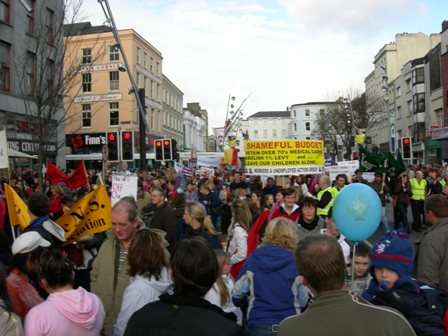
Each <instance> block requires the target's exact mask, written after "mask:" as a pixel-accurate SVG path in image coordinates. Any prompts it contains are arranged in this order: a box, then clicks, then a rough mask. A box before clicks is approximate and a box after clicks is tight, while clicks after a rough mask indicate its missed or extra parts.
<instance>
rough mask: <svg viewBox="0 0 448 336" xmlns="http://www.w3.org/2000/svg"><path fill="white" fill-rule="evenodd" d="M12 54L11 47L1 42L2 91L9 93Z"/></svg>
mask: <svg viewBox="0 0 448 336" xmlns="http://www.w3.org/2000/svg"><path fill="white" fill-rule="evenodd" d="M10 52H11V46H10V45H9V44H6V43H2V42H0V90H2V91H9V88H10V62H11V59H10Z"/></svg>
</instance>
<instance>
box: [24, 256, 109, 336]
mask: <svg viewBox="0 0 448 336" xmlns="http://www.w3.org/2000/svg"><path fill="white" fill-rule="evenodd" d="M41 260H42V265H41V283H42V285H43V287H44V288H45V289H46V290H47V292H48V293H49V294H50V295H49V296H48V298H47V300H46V301H45V302H42V303H41V304H39V305H37V306H35V307H33V308H32V309H31V310H30V311H29V313H28V315H27V316H26V318H25V335H26V336H41V335H42V336H43V335H46V336H62V335H64V336H96V335H99V334H100V332H101V328H102V326H103V321H104V308H103V305H102V303H101V301H100V299H99V298H98V297H97V296H96V295H95V294H92V293H89V292H87V291H86V290H85V289H84V288H82V287H79V288H78V289H73V287H72V283H73V275H74V273H73V268H72V265H71V264H70V262H69V261H68V259H67V258H65V257H64V256H63V255H62V254H61V252H59V251H48V252H45V255H44V256H43V258H42V259H41Z"/></svg>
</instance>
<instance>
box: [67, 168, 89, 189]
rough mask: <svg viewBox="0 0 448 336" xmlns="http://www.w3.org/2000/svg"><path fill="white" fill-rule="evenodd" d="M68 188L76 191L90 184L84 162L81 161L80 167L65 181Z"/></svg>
mask: <svg viewBox="0 0 448 336" xmlns="http://www.w3.org/2000/svg"><path fill="white" fill-rule="evenodd" d="M65 184H66V185H67V187H69V188H70V189H71V190H75V189H78V188H81V187H84V186H86V185H87V184H88V180H87V172H86V167H85V165H84V161H80V162H79V165H78V167H76V169H75V172H74V173H73V174H72V175H71V176H70V177H68V178H67V180H66V181H65Z"/></svg>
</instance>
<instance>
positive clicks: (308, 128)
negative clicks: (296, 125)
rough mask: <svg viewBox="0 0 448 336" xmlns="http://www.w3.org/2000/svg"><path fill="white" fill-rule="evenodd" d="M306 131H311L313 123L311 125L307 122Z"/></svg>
mask: <svg viewBox="0 0 448 336" xmlns="http://www.w3.org/2000/svg"><path fill="white" fill-rule="evenodd" d="M305 130H307V131H311V123H310V122H309V121H307V122H306V123H305Z"/></svg>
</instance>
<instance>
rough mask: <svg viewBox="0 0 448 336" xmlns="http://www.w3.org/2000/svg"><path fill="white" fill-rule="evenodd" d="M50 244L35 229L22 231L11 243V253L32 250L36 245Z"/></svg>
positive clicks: (46, 245)
mask: <svg viewBox="0 0 448 336" xmlns="http://www.w3.org/2000/svg"><path fill="white" fill-rule="evenodd" d="M50 245H51V244H50V242H49V241H48V240H45V239H44V238H42V236H41V235H40V234H39V233H38V232H36V231H29V232H25V233H22V234H21V235H20V236H19V237H18V238H17V239H16V240H14V243H13V244H12V248H11V250H12V254H13V255H16V254H24V253H29V252H31V251H34V250H35V249H37V248H38V247H49V246H50Z"/></svg>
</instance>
